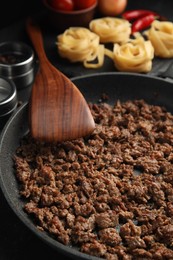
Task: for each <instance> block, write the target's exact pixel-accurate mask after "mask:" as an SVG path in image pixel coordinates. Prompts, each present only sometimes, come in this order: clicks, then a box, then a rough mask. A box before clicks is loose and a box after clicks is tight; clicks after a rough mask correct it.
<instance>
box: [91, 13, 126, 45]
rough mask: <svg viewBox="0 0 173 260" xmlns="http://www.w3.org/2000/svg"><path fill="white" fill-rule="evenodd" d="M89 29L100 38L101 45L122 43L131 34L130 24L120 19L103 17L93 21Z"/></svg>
mask: <svg viewBox="0 0 173 260" xmlns="http://www.w3.org/2000/svg"><path fill="white" fill-rule="evenodd" d="M89 28H90V30H91V31H92V32H94V33H96V34H98V35H99V37H100V42H101V43H109V42H112V43H124V42H127V41H128V39H129V37H130V34H131V24H130V23H129V22H128V21H127V20H125V19H121V18H114V17H104V18H98V19H94V20H92V21H91V22H90V24H89Z"/></svg>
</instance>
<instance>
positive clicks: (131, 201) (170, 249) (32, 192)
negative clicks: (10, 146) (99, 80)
mask: <svg viewBox="0 0 173 260" xmlns="http://www.w3.org/2000/svg"><path fill="white" fill-rule="evenodd" d="M89 105H90V109H91V112H92V115H93V117H94V120H95V123H96V129H95V130H94V132H93V133H92V134H91V135H90V136H87V137H84V138H79V139H76V140H73V141H65V142H63V143H56V144H55V143H54V144H46V143H43V142H42V143H40V142H38V141H35V140H33V139H32V137H31V136H30V134H27V135H26V136H25V137H24V138H23V139H22V140H21V145H20V146H19V147H18V148H17V150H16V154H15V156H14V163H15V166H14V167H15V172H16V177H17V180H18V182H19V191H20V195H21V197H22V198H23V199H24V200H25V206H24V210H25V211H26V212H27V213H28V214H29V215H30V216H32V218H33V220H34V223H36V225H37V226H38V228H39V230H42V231H46V232H48V233H49V234H50V236H52V237H53V238H54V239H57V240H58V241H59V242H61V243H63V244H65V245H70V246H73V245H75V246H78V248H79V249H80V251H81V252H84V253H87V254H89V255H93V256H97V257H100V258H103V259H109V260H111V259H112V260H117V259H123V260H125V259H127V260H129V259H136V260H142V259H146V260H149V259H173V116H172V114H171V113H170V112H167V111H166V109H165V108H163V107H160V106H156V105H149V104H148V103H146V102H145V101H144V100H134V101H126V102H120V101H117V102H116V104H115V105H113V106H111V105H109V104H106V103H100V104H89Z"/></svg>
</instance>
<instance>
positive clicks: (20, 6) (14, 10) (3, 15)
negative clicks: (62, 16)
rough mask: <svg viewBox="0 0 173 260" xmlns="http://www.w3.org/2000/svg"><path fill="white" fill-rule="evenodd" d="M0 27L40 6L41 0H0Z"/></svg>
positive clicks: (19, 18) (37, 9)
mask: <svg viewBox="0 0 173 260" xmlns="http://www.w3.org/2000/svg"><path fill="white" fill-rule="evenodd" d="M0 2H1V3H0V29H1V28H4V27H6V26H8V25H10V24H12V23H13V22H16V21H18V20H21V19H23V18H24V17H26V16H27V15H28V14H31V13H36V12H37V11H39V10H40V9H41V8H42V0H1V1H0Z"/></svg>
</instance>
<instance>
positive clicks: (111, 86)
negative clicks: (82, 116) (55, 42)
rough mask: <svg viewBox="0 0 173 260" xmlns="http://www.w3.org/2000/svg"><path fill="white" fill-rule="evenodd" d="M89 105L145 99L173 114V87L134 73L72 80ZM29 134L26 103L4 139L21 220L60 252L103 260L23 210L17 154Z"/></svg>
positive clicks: (6, 176) (0, 148) (0, 161)
mask: <svg viewBox="0 0 173 260" xmlns="http://www.w3.org/2000/svg"><path fill="white" fill-rule="evenodd" d="M72 81H73V82H74V83H75V85H76V86H78V88H79V89H80V91H81V92H82V93H83V95H84V97H85V98H86V100H87V101H88V102H94V103H96V102H99V100H100V99H101V96H102V94H106V95H108V97H109V99H108V103H110V104H114V102H115V101H116V100H118V99H119V100H121V101H126V100H134V99H144V100H145V101H146V102H148V103H149V104H153V105H160V106H165V107H166V108H167V110H168V111H170V112H173V84H172V83H171V82H169V81H165V80H163V79H159V78H156V77H151V76H148V75H141V74H134V73H121V72H119V73H117V72H108V73H100V74H98V73H97V74H91V75H89V76H80V77H75V78H72ZM27 132H28V104H27V103H24V104H23V105H22V106H20V107H19V108H18V110H17V111H16V113H15V114H14V115H13V116H12V117H11V118H10V119H9V121H8V122H7V124H6V125H5V127H4V129H3V132H2V133H1V138H0V154H1V156H0V187H1V189H2V192H3V193H4V196H5V198H6V200H7V202H8V204H9V205H10V207H11V208H12V209H13V211H14V212H15V214H16V215H17V216H18V218H19V219H20V220H21V221H22V222H23V223H24V224H25V225H26V226H27V227H28V228H29V229H30V230H31V231H32V232H33V233H34V234H35V235H36V236H38V237H39V238H40V239H41V240H43V241H44V242H45V243H47V244H48V245H50V246H51V247H53V248H54V249H55V250H57V251H58V252H60V253H63V254H64V255H66V256H69V257H71V258H73V259H88V260H89V259H93V260H94V259H99V258H97V257H93V256H89V255H87V254H84V253H81V252H79V250H78V249H77V248H72V247H68V246H65V245H63V244H61V243H59V242H57V241H56V240H54V239H53V238H51V237H50V236H49V235H48V234H47V233H44V232H41V231H39V230H38V229H37V228H36V226H35V225H34V223H33V222H32V219H31V218H30V217H29V216H28V215H27V214H26V213H25V212H24V211H23V205H24V202H23V201H22V200H21V198H20V196H19V193H18V184H17V181H16V179H15V175H14V169H13V160H12V157H13V154H14V153H15V150H16V148H17V146H19V143H20V139H21V138H22V136H23V135H25V134H26V133H27Z"/></svg>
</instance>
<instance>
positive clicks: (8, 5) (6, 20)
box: [0, 0, 173, 29]
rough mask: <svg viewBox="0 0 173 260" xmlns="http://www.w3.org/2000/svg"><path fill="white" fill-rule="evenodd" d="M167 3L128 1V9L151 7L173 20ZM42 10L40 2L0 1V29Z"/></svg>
mask: <svg viewBox="0 0 173 260" xmlns="http://www.w3.org/2000/svg"><path fill="white" fill-rule="evenodd" d="M105 1H106V0H105ZM169 3H170V1H169V0H140V1H137V0H128V7H129V8H132V9H133V8H134V9H136V8H138V7H139V8H150V7H151V8H152V9H154V10H155V11H157V10H158V11H159V12H160V11H161V10H162V15H168V18H169V19H170V18H173V10H169V11H168V8H169V7H168V6H169ZM42 8H43V5H42V0H5V1H4V0H1V3H0V29H1V28H3V27H5V26H8V25H10V24H12V23H13V22H16V21H18V20H21V19H23V18H25V17H26V16H27V15H28V14H31V13H36V12H37V11H39V10H41V9H42ZM168 13H169V14H168ZM171 13H172V14H171ZM171 16H172V17H171Z"/></svg>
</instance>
